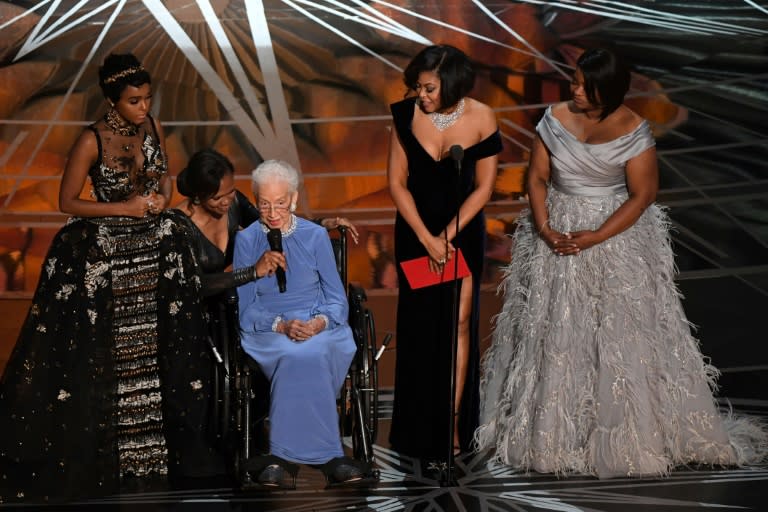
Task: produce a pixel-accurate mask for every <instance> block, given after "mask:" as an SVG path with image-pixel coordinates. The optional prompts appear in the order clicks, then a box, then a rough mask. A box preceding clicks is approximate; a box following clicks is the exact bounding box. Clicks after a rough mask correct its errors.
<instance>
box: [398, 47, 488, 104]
mask: <svg viewBox="0 0 768 512" xmlns="http://www.w3.org/2000/svg"><path fill="white" fill-rule="evenodd" d="M423 71H433V72H435V73H437V76H438V77H440V109H446V108H450V107H452V106H454V105H455V104H457V103H458V102H459V100H460V99H461V98H463V97H464V96H466V95H467V94H469V91H471V90H472V88H473V87H474V86H475V69H474V67H473V66H472V63H471V62H470V61H469V57H467V56H466V55H465V54H464V52H462V51H461V50H459V49H458V48H455V47H453V46H450V45H447V44H441V45H436V46H428V47H426V48H424V49H423V50H421V51H420V52H419V53H418V54H416V56H415V57H414V58H413V60H411V62H410V63H409V64H408V67H406V68H405V71H404V72H403V81H404V82H405V86H406V87H408V89H410V90H416V84H417V83H418V81H419V74H420V73H422V72H423Z"/></svg>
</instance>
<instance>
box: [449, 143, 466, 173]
mask: <svg viewBox="0 0 768 512" xmlns="http://www.w3.org/2000/svg"><path fill="white" fill-rule="evenodd" d="M448 151H449V152H450V153H451V158H452V159H453V163H454V164H456V170H457V171H459V172H461V161H462V160H463V159H464V148H462V147H461V146H459V145H458V144H454V145H453V146H451V148H450V149H449V150H448Z"/></svg>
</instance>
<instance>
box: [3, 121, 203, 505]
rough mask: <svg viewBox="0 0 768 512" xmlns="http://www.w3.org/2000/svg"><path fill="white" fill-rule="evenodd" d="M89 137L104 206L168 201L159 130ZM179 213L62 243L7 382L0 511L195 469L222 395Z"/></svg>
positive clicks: (72, 229)
mask: <svg viewBox="0 0 768 512" xmlns="http://www.w3.org/2000/svg"><path fill="white" fill-rule="evenodd" d="M89 129H90V130H92V131H93V132H94V133H95V135H96V137H97V139H96V140H97V141H98V149H99V158H98V160H97V162H96V164H95V165H94V167H93V168H91V169H90V171H89V173H90V177H91V180H92V184H93V186H94V196H95V197H96V198H97V199H98V200H100V201H122V200H124V199H127V198H128V197H130V195H132V194H149V193H152V192H157V187H158V186H159V182H160V179H161V177H162V175H163V174H164V173H165V172H166V167H165V157H164V156H163V154H162V150H161V148H160V145H159V143H158V142H157V141H158V138H157V133H156V132H155V130H154V125H153V121H152V120H151V119H148V120H147V121H146V122H145V124H144V126H143V127H142V128H141V130H140V133H139V134H138V137H136V138H135V139H133V140H137V141H143V142H142V143H141V144H137V145H136V146H135V147H134V146H132V145H131V144H130V143H129V142H130V140H132V139H129V138H125V137H121V136H117V135H114V134H112V133H111V132H110V131H109V130H108V129H106V128H105V127H104V126H103V123H97V124H96V125H94V126H92V127H89ZM131 151H138V152H136V153H131ZM107 168H108V169H109V170H108V171H105V169H107ZM107 175H108V176H107ZM179 216H180V214H179V213H178V212H174V211H165V212H163V213H162V214H160V215H157V216H154V215H149V216H146V217H142V218H132V217H100V218H99V217H97V218H73V219H70V221H69V222H67V224H66V225H65V226H64V227H62V229H61V230H59V232H58V233H57V234H56V236H55V237H54V239H53V241H52V243H51V246H50V248H49V250H48V254H47V255H46V258H45V260H44V262H43V269H42V272H41V276H40V281H39V283H38V286H37V289H36V291H35V295H34V298H33V300H32V306H31V307H30V310H29V314H28V316H27V318H26V320H25V322H24V325H23V326H22V329H21V331H20V334H19V338H18V341H17V343H16V345H15V346H14V349H13V352H12V354H11V356H10V358H9V360H8V364H7V366H6V368H5V371H4V373H3V376H2V379H0V432H3V436H0V502H10V501H26V502H41V501H49V502H61V501H70V500H73V499H79V498H82V497H93V496H99V495H104V494H111V493H116V492H119V491H120V489H121V488H122V486H123V485H130V486H131V487H132V488H135V489H149V490H151V489H153V487H152V486H153V485H160V486H161V487H162V486H164V485H167V483H166V479H165V475H167V474H168V475H172V474H173V472H174V471H176V472H178V468H179V467H180V466H182V465H183V464H185V463H186V464H187V465H189V464H190V462H189V460H188V458H185V455H186V454H185V453H183V450H182V449H183V447H184V445H186V444H189V443H188V442H187V439H188V438H189V437H190V433H191V434H194V433H196V432H198V431H199V430H200V424H201V423H202V420H200V418H207V416H208V414H207V411H206V410H198V409H200V406H199V404H203V403H205V402H204V401H203V400H201V399H202V397H204V396H207V395H209V394H210V388H209V387H208V386H204V385H199V383H201V382H204V381H205V379H204V376H205V371H206V370H207V369H208V368H209V366H205V365H201V364H199V362H198V361H200V360H202V359H205V358H207V357H208V353H207V347H206V345H205V343H204V340H203V339H202V334H201V333H203V332H204V328H205V324H204V323H203V321H204V319H203V315H202V314H201V308H200V298H199V295H200V279H199V276H198V274H197V264H196V261H195V259H194V256H193V254H192V252H191V251H190V248H189V243H188V233H187V231H186V227H185V226H186V223H180V222H179V220H180V217H179ZM135 477H142V478H135ZM155 477H158V478H155ZM147 486H149V487H147Z"/></svg>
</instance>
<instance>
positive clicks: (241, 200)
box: [176, 149, 358, 476]
mask: <svg viewBox="0 0 768 512" xmlns="http://www.w3.org/2000/svg"><path fill="white" fill-rule="evenodd" d="M176 185H177V188H178V189H179V192H180V193H181V194H182V195H183V196H186V197H187V199H185V200H184V201H182V202H181V203H180V204H178V205H177V206H176V210H178V211H179V212H180V213H183V214H184V215H183V217H185V218H186V219H187V224H188V226H189V230H188V231H189V233H190V245H191V248H192V252H193V253H194V254H195V255H196V258H197V262H198V264H199V270H200V281H201V285H202V286H201V288H202V295H203V309H204V311H205V313H206V314H207V322H208V333H207V334H208V349H209V353H210V354H211V355H212V356H213V357H211V358H209V359H208V365H209V371H208V375H209V376H210V384H208V383H205V384H206V387H207V388H210V389H211V390H212V392H211V395H210V396H209V397H207V400H208V403H209V406H208V407H207V408H206V410H207V418H208V422H207V432H204V433H201V435H203V436H205V437H206V438H207V440H208V442H209V443H210V444H211V445H212V446H216V447H218V448H219V451H218V453H219V455H218V456H217V457H210V458H208V460H207V461H203V460H201V462H200V464H199V467H198V475H197V476H211V475H220V474H224V472H225V471H226V468H225V466H224V464H223V457H224V456H225V455H226V450H227V448H229V447H230V446H231V444H230V443H231V442H232V441H233V440H230V439H226V437H227V434H228V433H231V431H229V430H228V428H227V418H226V412H225V411H224V410H223V409H222V407H224V406H225V405H224V404H223V403H221V402H219V401H218V400H217V398H218V397H220V393H219V391H218V390H217V389H216V386H221V385H223V381H222V379H220V378H216V377H215V376H214V373H215V371H216V370H218V372H219V374H220V375H221V372H223V360H222V361H220V360H218V357H221V358H222V359H223V358H224V357H226V354H225V352H226V350H227V347H228V346H230V347H231V346H235V344H237V343H238V342H239V341H238V340H239V335H238V325H239V323H238V321H237V294H236V293H235V288H236V287H238V286H240V285H243V284H245V283H248V282H250V281H253V280H255V279H258V278H260V277H263V276H264V275H266V274H268V273H272V272H274V271H275V269H276V268H277V267H278V266H280V267H283V268H284V267H285V258H284V257H283V255H282V254H281V253H278V252H272V251H269V252H266V253H265V254H264V255H263V256H262V257H261V258H260V259H259V260H258V261H257V263H256V264H255V265H254V266H253V267H245V268H238V269H233V270H228V269H229V268H230V266H231V265H232V258H233V254H234V247H235V236H236V235H237V232H238V231H239V230H240V229H242V228H245V227H248V226H250V225H251V224H252V223H254V222H256V221H258V220H259V210H258V209H257V208H256V206H254V205H253V204H252V203H251V202H250V201H249V200H248V198H246V196H245V195H244V194H242V193H241V192H240V191H239V190H237V189H236V188H235V180H234V167H233V166H232V163H231V162H230V161H229V159H227V158H226V157H225V156H224V155H222V154H221V153H218V152H217V151H215V150H213V149H203V150H201V151H198V152H197V153H195V154H194V155H192V157H191V158H190V160H189V163H188V164H187V167H186V168H185V169H184V170H183V171H181V173H179V176H178V178H177V180H176ZM316 222H318V223H319V224H321V225H323V226H324V227H325V228H326V229H329V230H330V229H335V228H337V227H338V226H339V225H344V226H347V228H348V229H349V233H350V235H351V236H352V239H353V241H354V242H355V243H357V237H358V233H357V230H356V228H355V227H354V226H353V225H352V224H351V223H350V222H349V221H348V220H347V219H345V218H342V217H336V218H329V219H318V220H317V221H316ZM216 365H218V368H217V366H216ZM260 386H265V387H263V389H262V388H260ZM266 386H268V383H267V382H266V380H265V381H264V382H260V381H259V380H258V379H256V383H255V387H256V388H257V389H256V390H255V391H254V394H255V395H256V397H257V401H256V407H255V409H254V413H253V415H254V417H258V416H259V415H260V414H265V413H266V410H267V407H268V404H266V403H260V402H259V397H260V396H263V397H268V396H269V388H268V387H266Z"/></svg>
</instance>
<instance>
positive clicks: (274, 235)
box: [267, 229, 285, 293]
mask: <svg viewBox="0 0 768 512" xmlns="http://www.w3.org/2000/svg"><path fill="white" fill-rule="evenodd" d="M267 240H268V241H269V248H270V249H272V250H273V251H277V252H283V233H282V232H281V231H280V230H279V229H270V230H269V233H267ZM275 276H276V277H277V286H278V288H280V293H284V292H285V270H283V269H282V268H281V267H277V270H275Z"/></svg>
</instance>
